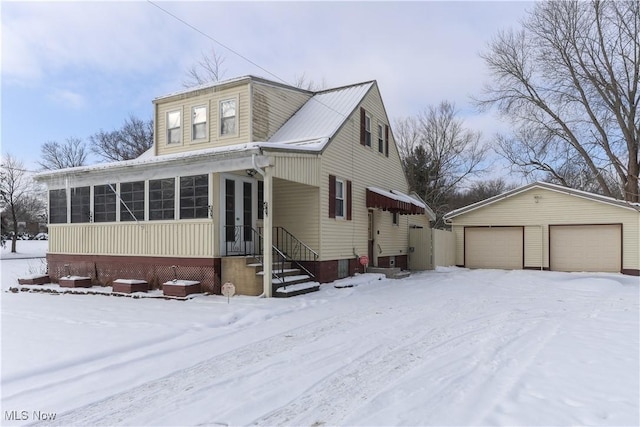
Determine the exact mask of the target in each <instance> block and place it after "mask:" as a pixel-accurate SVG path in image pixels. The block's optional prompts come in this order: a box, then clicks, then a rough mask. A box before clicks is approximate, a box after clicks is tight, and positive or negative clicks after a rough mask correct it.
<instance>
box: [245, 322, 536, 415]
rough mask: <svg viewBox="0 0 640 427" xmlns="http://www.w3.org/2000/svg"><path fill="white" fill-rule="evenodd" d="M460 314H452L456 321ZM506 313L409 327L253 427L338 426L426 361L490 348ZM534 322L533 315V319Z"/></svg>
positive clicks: (455, 389) (456, 390) (455, 391)
mask: <svg viewBox="0 0 640 427" xmlns="http://www.w3.org/2000/svg"><path fill="white" fill-rule="evenodd" d="M460 315H461V313H455V317H456V318H458V317H460ZM512 315H513V314H512V313H499V314H497V315H488V316H482V317H480V318H478V319H477V320H479V319H483V320H482V321H480V322H467V323H465V324H462V325H457V324H455V323H453V325H451V322H450V323H449V326H453V327H451V328H450V327H449V326H447V327H441V328H438V329H431V330H428V331H424V332H423V333H419V334H416V333H415V331H416V330H420V329H419V328H417V327H416V325H414V328H409V329H411V330H412V332H407V333H405V334H402V335H400V336H399V337H398V338H397V339H396V340H394V342H392V343H389V344H387V345H383V346H379V347H377V348H375V349H373V350H372V351H370V352H369V353H367V354H366V355H364V356H363V357H361V358H359V359H357V360H356V361H355V362H354V363H351V364H349V365H347V366H345V367H343V368H342V369H339V370H337V371H335V372H333V373H331V374H330V375H328V376H326V377H325V378H324V379H323V380H321V381H320V382H318V383H317V384H315V385H314V386H312V387H311V388H309V389H308V390H307V391H306V392H305V393H304V394H302V395H301V396H299V397H298V398H296V399H295V400H293V401H291V402H289V403H287V404H286V405H284V406H282V407H281V408H278V409H276V410H275V411H273V412H271V413H270V414H267V415H266V416H264V417H261V418H259V419H257V420H255V421H254V422H253V424H256V425H265V426H269V425H341V424H344V423H345V418H346V417H347V416H348V415H349V414H351V413H352V412H353V411H354V410H356V409H357V408H358V407H361V406H363V405H366V404H367V403H369V402H370V401H371V400H372V399H374V398H375V397H376V395H378V394H379V393H380V392H382V391H383V390H384V389H385V388H387V387H389V385H390V384H393V383H394V382H397V381H400V380H401V379H402V377H406V376H407V375H410V373H411V371H413V370H415V369H418V368H420V367H421V366H423V365H424V364H425V363H429V361H430V360H441V358H442V357H444V355H446V354H448V353H451V352H457V351H459V349H460V348H461V347H471V348H477V347H479V345H482V346H484V345H486V344H492V343H491V342H492V341H497V342H499V341H502V339H503V338H502V337H503V333H504V332H505V331H506V330H507V329H508V325H509V324H510V320H509V318H510V317H512ZM538 318H539V316H534V319H538ZM519 320H522V319H519ZM527 329H529V328H527ZM487 331H489V332H490V333H487ZM519 332H520V331H519ZM517 336H518V337H519V336H521V334H520V333H518V334H517ZM481 343H482V344H481ZM486 362H487V361H485V360H483V361H481V362H480V361H479V362H478V364H477V366H476V367H480V366H484V364H485V363H486ZM487 375H490V374H489V373H487ZM461 387H466V386H465V385H464V383H462V384H461V383H458V384H457V386H456V383H455V382H454V383H453V385H452V384H448V387H447V389H446V390H444V391H445V393H446V394H447V395H448V397H447V399H451V398H453V397H455V396H458V395H460V394H461V392H462V390H461ZM347 424H348V420H347Z"/></svg>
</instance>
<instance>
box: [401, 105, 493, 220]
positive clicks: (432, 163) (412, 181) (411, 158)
mask: <svg viewBox="0 0 640 427" xmlns="http://www.w3.org/2000/svg"><path fill="white" fill-rule="evenodd" d="M457 114H458V113H457V111H456V108H455V105H454V104H452V103H449V102H447V101H442V102H441V103H440V104H439V105H437V106H430V107H428V108H427V109H425V110H423V111H422V112H420V113H419V114H418V115H417V116H415V117H408V118H405V119H400V120H396V122H395V132H394V134H395V136H396V139H397V141H398V145H399V148H400V155H401V157H402V162H403V165H404V168H405V173H406V175H407V180H408V181H409V186H410V189H411V190H412V191H415V192H417V193H418V194H419V195H420V197H422V198H423V199H424V201H425V202H427V204H428V205H429V206H430V207H431V208H432V209H433V210H434V212H435V213H436V216H437V218H438V219H437V222H436V226H441V225H443V224H442V216H443V215H444V214H445V213H447V212H448V211H449V210H450V205H449V196H450V195H451V194H452V193H453V192H454V190H456V189H457V188H458V186H460V185H461V184H462V183H464V182H465V180H467V179H468V178H470V177H472V176H476V175H478V174H479V173H481V172H483V169H482V161H483V160H484V159H485V157H486V154H487V148H486V147H485V146H484V145H483V144H482V143H481V142H480V136H481V135H480V133H479V132H474V131H471V130H468V129H465V127H464V123H463V121H462V120H461V119H459V118H458V117H457Z"/></svg>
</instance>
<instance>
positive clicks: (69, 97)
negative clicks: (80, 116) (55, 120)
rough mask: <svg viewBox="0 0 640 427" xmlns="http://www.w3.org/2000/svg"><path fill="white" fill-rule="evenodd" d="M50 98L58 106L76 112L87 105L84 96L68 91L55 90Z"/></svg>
mask: <svg viewBox="0 0 640 427" xmlns="http://www.w3.org/2000/svg"><path fill="white" fill-rule="evenodd" d="M49 98H50V99H51V100H52V101H53V102H54V103H55V104H57V105H60V106H62V107H65V108H71V109H74V110H79V109H82V108H84V107H85V105H86V104H87V103H86V100H85V98H84V96H83V95H82V94H80V93H77V92H73V91H71V90H67V89H55V90H53V92H51V94H49Z"/></svg>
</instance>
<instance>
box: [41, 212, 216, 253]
mask: <svg viewBox="0 0 640 427" xmlns="http://www.w3.org/2000/svg"><path fill="white" fill-rule="evenodd" d="M141 225H142V227H141ZM213 238H214V228H213V223H212V222H211V220H209V219H206V220H194V221H153V222H142V223H140V224H137V223H135V222H127V223H93V224H52V225H51V226H49V249H48V252H49V253H56V254H81V255H86V254H94V255H119V256H170V257H188V258H210V257H212V256H213Z"/></svg>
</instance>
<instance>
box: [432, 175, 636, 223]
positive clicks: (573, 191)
mask: <svg viewBox="0 0 640 427" xmlns="http://www.w3.org/2000/svg"><path fill="white" fill-rule="evenodd" d="M532 188H543V189H547V190H550V191H558V192H561V193H565V194H569V195H573V196H576V197H583V198H585V199H590V200H595V201H597V202H602V203H608V204H611V205H615V206H620V207H623V208H630V209H635V210H636V211H639V212H640V203H632V202H627V201H624V200H619V199H615V198H613V197H608V196H602V195H600V194H595V193H589V192H588V191H582V190H576V189H574V188H569V187H564V186H562V185H558V184H552V183H550V182H543V181H536V182H533V183H531V184H527V185H523V186H522V187H518V188H516V189H513V190H511V191H507V192H505V193H502V194H498V195H497V196H493V197H489V198H488V199H485V200H481V201H479V202H476V203H472V204H470V205H467V206H463V207H461V208H458V209H455V210H453V211H451V212H447V213H446V214H445V215H444V218H445V219H450V218H453V217H456V216H458V215H462V214H463V213H466V212H470V211H472V210H475V209H479V208H481V207H483V206H486V205H490V204H492V203H495V202H497V201H499V200H502V199H506V198H507V197H511V196H515V195H517V194H520V193H522V192H525V191H528V190H530V189H532Z"/></svg>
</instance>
